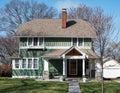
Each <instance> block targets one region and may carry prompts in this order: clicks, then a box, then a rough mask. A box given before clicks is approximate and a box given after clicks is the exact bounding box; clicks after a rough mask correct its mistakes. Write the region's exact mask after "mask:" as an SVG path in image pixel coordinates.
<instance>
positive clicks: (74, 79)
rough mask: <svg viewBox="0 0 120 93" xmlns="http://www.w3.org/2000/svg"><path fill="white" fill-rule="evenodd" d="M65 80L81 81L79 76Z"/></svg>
mask: <svg viewBox="0 0 120 93" xmlns="http://www.w3.org/2000/svg"><path fill="white" fill-rule="evenodd" d="M66 81H75V82H80V81H82V79H81V78H66Z"/></svg>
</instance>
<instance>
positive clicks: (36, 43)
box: [33, 38, 38, 46]
mask: <svg viewBox="0 0 120 93" xmlns="http://www.w3.org/2000/svg"><path fill="white" fill-rule="evenodd" d="M33 43H34V46H37V45H38V38H34V42H33Z"/></svg>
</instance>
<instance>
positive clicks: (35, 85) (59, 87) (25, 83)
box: [0, 78, 68, 93]
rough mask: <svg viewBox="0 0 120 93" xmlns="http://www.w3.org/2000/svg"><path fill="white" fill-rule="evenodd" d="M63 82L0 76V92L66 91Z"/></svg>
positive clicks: (61, 92)
mask: <svg viewBox="0 0 120 93" xmlns="http://www.w3.org/2000/svg"><path fill="white" fill-rule="evenodd" d="M67 92H68V84H67V83H65V82H50V81H49V82H48V81H35V80H34V79H10V78H0V93H67Z"/></svg>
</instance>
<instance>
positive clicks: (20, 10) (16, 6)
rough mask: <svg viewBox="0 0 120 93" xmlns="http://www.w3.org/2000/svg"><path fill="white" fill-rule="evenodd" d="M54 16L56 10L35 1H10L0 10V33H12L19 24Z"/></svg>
mask: <svg viewBox="0 0 120 93" xmlns="http://www.w3.org/2000/svg"><path fill="white" fill-rule="evenodd" d="M56 14H57V10H56V9H54V8H53V7H48V6H47V5H45V4H44V3H37V1H35V0H26V1H22V0H11V2H10V3H8V4H7V5H5V7H4V8H2V9H0V31H8V32H12V33H13V32H16V30H17V28H18V26H19V24H22V23H24V22H27V21H30V20H33V19H38V18H53V17H55V16H56Z"/></svg>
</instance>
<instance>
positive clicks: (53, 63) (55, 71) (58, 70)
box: [49, 59, 63, 76]
mask: <svg viewBox="0 0 120 93" xmlns="http://www.w3.org/2000/svg"><path fill="white" fill-rule="evenodd" d="M49 72H50V73H52V75H54V76H57V75H62V72H63V61H62V59H54V60H49Z"/></svg>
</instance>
